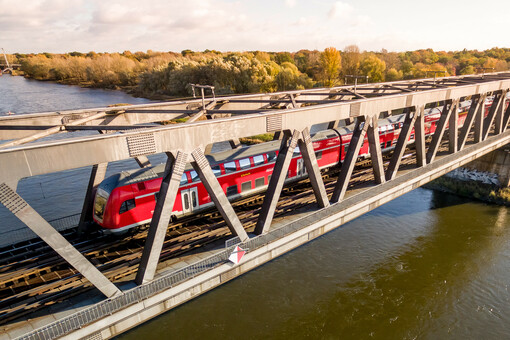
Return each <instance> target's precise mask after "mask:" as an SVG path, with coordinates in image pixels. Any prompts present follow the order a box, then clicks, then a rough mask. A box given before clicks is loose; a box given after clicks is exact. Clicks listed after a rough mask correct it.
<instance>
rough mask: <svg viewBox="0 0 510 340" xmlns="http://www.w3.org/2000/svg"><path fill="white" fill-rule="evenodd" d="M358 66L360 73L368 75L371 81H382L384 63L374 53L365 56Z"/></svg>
mask: <svg viewBox="0 0 510 340" xmlns="http://www.w3.org/2000/svg"><path fill="white" fill-rule="evenodd" d="M360 68H361V72H362V74H363V75H365V76H368V78H369V79H370V81H371V82H374V83H377V82H381V81H384V70H386V63H385V62H384V61H382V60H381V59H379V58H377V57H376V56H375V55H374V54H369V55H368V56H366V57H365V58H364V59H363V61H362V62H361V66H360Z"/></svg>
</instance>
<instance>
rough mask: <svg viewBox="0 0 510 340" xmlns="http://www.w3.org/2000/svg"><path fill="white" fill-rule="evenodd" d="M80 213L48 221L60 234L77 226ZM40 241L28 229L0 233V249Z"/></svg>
mask: <svg viewBox="0 0 510 340" xmlns="http://www.w3.org/2000/svg"><path fill="white" fill-rule="evenodd" d="M80 215H81V213H76V214H72V215H69V216H64V217H60V218H57V219H54V220H50V221H48V222H49V223H50V224H51V225H52V226H53V227H54V228H55V229H56V230H58V231H60V232H62V231H65V230H68V229H72V228H75V227H77V226H78V223H79V222H80ZM40 240H41V239H40V238H39V236H37V235H36V234H35V233H34V232H33V231H32V230H31V229H30V228H28V227H26V228H20V229H16V230H7V231H5V232H2V233H0V248H3V247H8V246H11V245H14V244H16V243H20V242H26V241H40Z"/></svg>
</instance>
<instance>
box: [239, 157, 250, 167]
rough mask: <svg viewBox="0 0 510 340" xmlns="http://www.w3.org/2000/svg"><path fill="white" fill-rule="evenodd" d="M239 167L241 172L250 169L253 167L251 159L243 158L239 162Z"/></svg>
mask: <svg viewBox="0 0 510 340" xmlns="http://www.w3.org/2000/svg"><path fill="white" fill-rule="evenodd" d="M239 167H240V168H241V170H244V169H249V168H250V167H251V164H250V159H249V158H243V159H240V160H239Z"/></svg>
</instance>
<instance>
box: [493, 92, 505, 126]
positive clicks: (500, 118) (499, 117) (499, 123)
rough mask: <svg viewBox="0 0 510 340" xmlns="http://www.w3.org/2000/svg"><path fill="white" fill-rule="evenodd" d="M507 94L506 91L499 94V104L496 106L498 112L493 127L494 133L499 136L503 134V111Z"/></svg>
mask: <svg viewBox="0 0 510 340" xmlns="http://www.w3.org/2000/svg"><path fill="white" fill-rule="evenodd" d="M507 93H508V90H504V91H503V93H502V94H501V102H500V104H499V105H498V110H497V112H496V127H495V133H496V134H497V135H499V134H500V133H501V132H503V120H504V118H505V110H506V95H507Z"/></svg>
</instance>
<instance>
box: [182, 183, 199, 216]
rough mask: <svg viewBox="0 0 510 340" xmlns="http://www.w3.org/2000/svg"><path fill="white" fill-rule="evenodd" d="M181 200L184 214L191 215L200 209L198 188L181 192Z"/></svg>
mask: <svg viewBox="0 0 510 340" xmlns="http://www.w3.org/2000/svg"><path fill="white" fill-rule="evenodd" d="M181 198H182V212H183V213H190V212H193V210H196V209H197V208H198V190H197V188H196V187H195V188H189V189H187V190H183V191H181Z"/></svg>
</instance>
